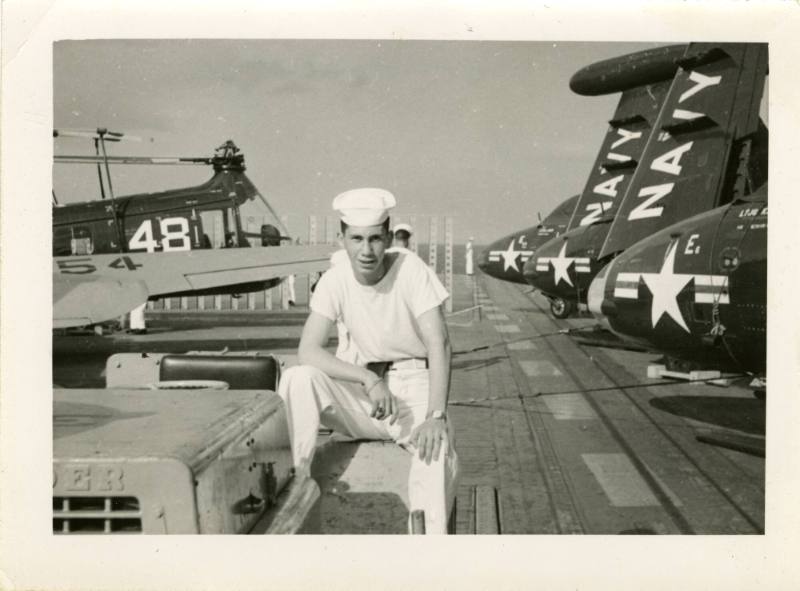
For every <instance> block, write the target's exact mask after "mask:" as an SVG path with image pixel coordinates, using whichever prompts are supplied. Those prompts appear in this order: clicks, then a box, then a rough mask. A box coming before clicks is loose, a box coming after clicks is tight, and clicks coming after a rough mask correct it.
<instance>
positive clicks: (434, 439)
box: [411, 418, 447, 464]
mask: <svg viewBox="0 0 800 591" xmlns="http://www.w3.org/2000/svg"><path fill="white" fill-rule="evenodd" d="M446 438H447V424H446V423H445V420H444V419H434V418H430V419H426V420H425V422H424V423H422V424H421V425H418V426H417V428H416V429H414V431H413V432H412V433H411V443H413V444H414V445H415V446H416V448H417V449H418V450H419V459H421V460H425V463H426V464H430V463H431V459H433V460H434V461H438V460H439V452H440V451H441V449H442V442H443V441H444V440H445V439H446Z"/></svg>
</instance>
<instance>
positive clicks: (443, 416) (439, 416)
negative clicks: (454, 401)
mask: <svg viewBox="0 0 800 591" xmlns="http://www.w3.org/2000/svg"><path fill="white" fill-rule="evenodd" d="M430 418H432V419H441V420H443V421H446V420H447V415H446V414H444V411H443V410H435V411H433V412H432V413H431V416H430Z"/></svg>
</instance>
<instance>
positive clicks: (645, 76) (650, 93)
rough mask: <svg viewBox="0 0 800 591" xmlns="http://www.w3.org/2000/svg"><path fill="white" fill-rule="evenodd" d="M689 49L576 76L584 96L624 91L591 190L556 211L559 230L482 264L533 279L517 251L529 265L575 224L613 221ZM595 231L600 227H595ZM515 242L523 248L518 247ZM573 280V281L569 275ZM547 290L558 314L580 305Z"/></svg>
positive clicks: (640, 56) (579, 261)
mask: <svg viewBox="0 0 800 591" xmlns="http://www.w3.org/2000/svg"><path fill="white" fill-rule="evenodd" d="M685 50H686V46H685V45H674V46H670V47H665V48H658V49H649V50H646V51H640V52H636V53H632V54H629V55H626V56H622V57H620V58H615V59H613V60H606V61H603V62H599V63H598V64H593V65H591V66H588V67H586V68H583V69H582V70H581V71H580V72H578V73H577V74H576V75H575V76H573V77H572V80H571V81H570V87H571V88H572V89H573V91H575V92H577V93H579V94H587V95H598V94H604V93H610V92H619V91H622V93H621V96H620V100H619V103H618V104H617V108H616V110H615V112H614V116H613V118H612V119H611V121H610V122H609V128H608V130H607V131H606V135H605V138H604V140H603V143H602V145H601V147H600V151H599V153H598V156H597V159H596V162H595V164H594V167H593V168H592V171H591V174H590V175H589V178H588V180H587V183H586V188H585V189H584V190H583V192H582V193H581V194H580V195H579V196H577V197H575V198H573V199H571V200H570V201H569V203H570V207H569V208H568V209H569V211H568V212H567V211H566V210H567V207H565V205H566V202H565V204H562V206H559V208H558V209H557V210H556V212H554V213H553V214H551V216H553V215H555V214H556V213H560V214H561V217H559V219H558V221H557V223H558V231H557V232H549V234H541V233H539V232H538V231H537V227H534V228H527V229H525V230H522V231H521V232H516V233H514V234H511V235H509V236H506V237H503V238H501V239H499V240H497V241H496V242H494V243H493V244H492V245H491V246H489V248H488V249H487V251H486V252H485V253H484V255H483V257H482V259H481V261H480V262H479V266H480V267H481V269H482V270H483V271H484V272H486V273H487V274H489V275H491V276H493V277H496V278H498V279H502V280H505V281H512V282H515V283H527V282H528V281H527V279H526V278H525V276H524V274H523V273H522V268H518V267H517V264H516V255H517V254H518V255H520V257H521V260H522V263H523V264H524V263H525V262H526V261H528V260H530V259H531V258H532V256H533V255H534V251H538V249H539V247H541V246H542V245H543V244H545V243H547V242H548V241H550V239H551V238H554V237H556V236H560V235H562V234H563V233H564V232H565V231H568V230H573V229H575V228H577V229H579V230H580V231H583V229H584V228H588V227H591V226H592V225H594V224H600V223H607V222H609V221H610V220H611V219H612V217H613V213H614V211H615V200H614V197H615V196H616V195H617V194H621V193H622V192H624V190H625V187H627V184H628V183H629V182H630V179H631V177H632V175H633V171H634V170H635V168H636V164H637V163H638V160H639V158H640V156H641V153H642V151H643V149H644V145H645V142H646V140H647V136H648V134H649V131H650V129H651V127H652V124H653V123H654V122H655V119H656V117H657V115H658V110H659V108H660V106H661V103H662V102H663V99H664V97H665V96H666V93H667V90H668V86H669V81H670V79H671V78H672V77H673V76H674V75H675V72H676V70H677V68H678V66H677V62H676V60H677V59H678V58H679V57H680V56H682V55H683V54H684V53H685ZM575 200H577V203H575ZM562 207H563V211H562ZM564 214H566V219H563V216H564ZM555 223H556V221H555V220H551V219H550V217H548V219H547V220H545V222H544V224H543V225H544V226H545V227H548V226H550V225H554V224H555ZM595 231H596V229H592V230H590V232H595ZM532 234H535V243H533V242H532V240H531V238H532ZM515 241H516V242H515ZM515 246H517V247H518V248H516V249H515V248H514V247H515ZM500 257H502V258H500ZM512 257H513V258H512ZM509 259H510V260H509ZM574 262H575V272H576V273H589V271H590V270H591V267H590V266H589V258H588V257H577V258H576V259H575V261H574ZM584 263H585V264H584ZM542 264H543V265H545V267H547V265H548V261H544V260H543V262H542ZM556 264H558V263H557V262H556ZM511 268H513V271H511V270H510V269H511ZM562 274H563V271H562ZM567 281H568V282H569V281H571V279H569V277H568V276H567ZM545 294H546V295H547V296H548V298H549V300H550V309H551V312H552V313H553V315H554V316H556V317H558V318H565V317H566V316H568V315H569V314H570V313H571V312H572V311H573V310H574V308H575V304H574V301H573V300H572V299H571V298H570V297H567V298H566V299H565V298H561V297H558V296H556V295H554V294H552V293H550V291H545ZM569 295H571V294H568V296H569Z"/></svg>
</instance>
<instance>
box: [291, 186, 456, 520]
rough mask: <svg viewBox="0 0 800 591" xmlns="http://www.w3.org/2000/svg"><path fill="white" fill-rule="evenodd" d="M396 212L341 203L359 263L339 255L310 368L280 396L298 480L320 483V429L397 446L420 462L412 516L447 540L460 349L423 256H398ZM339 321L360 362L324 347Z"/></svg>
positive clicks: (362, 192)
mask: <svg viewBox="0 0 800 591" xmlns="http://www.w3.org/2000/svg"><path fill="white" fill-rule="evenodd" d="M394 206H395V198H394V196H393V195H392V194H391V193H389V192H388V191H385V190H383V189H355V190H353V191H347V192H346V193H342V194H341V195H338V196H337V197H336V198H335V199H334V201H333V208H334V209H335V210H336V211H337V212H338V213H339V215H340V217H341V226H342V234H343V238H342V240H343V243H344V250H345V252H346V253H347V262H348V263H349V264H345V262H344V260H343V259H342V256H343V255H338V259H339V260H338V262H337V264H334V265H333V266H332V267H331V268H330V269H329V270H328V271H326V272H325V274H324V275H323V276H322V278H321V279H320V281H319V283H318V284H317V289H316V291H315V292H314V295H313V296H312V298H311V302H310V308H311V313H310V314H309V317H308V319H307V320H306V324H305V327H304V328H303V334H302V336H301V338H300V347H299V349H298V357H299V360H300V363H301V365H299V366H295V367H293V368H290V369H289V370H287V371H286V372H285V373H284V375H283V377H282V379H281V381H280V384H279V387H278V393H279V394H280V396H281V398H282V399H283V400H284V402H285V406H286V412H287V418H288V421H289V431H290V436H291V441H292V455H293V459H294V464H295V469H296V471H297V474H298V475H301V476H309V475H310V467H311V461H312V459H313V456H314V449H315V446H316V440H317V431H318V429H319V426H320V423H322V424H324V425H326V426H327V427H329V428H332V429H334V430H336V431H339V432H341V433H343V434H345V435H348V436H350V437H353V438H356V439H377V440H386V439H390V440H394V441H396V442H397V443H398V444H400V445H402V446H403V447H404V448H406V449H409V450H410V451H411V452H412V454H413V456H412V458H413V459H412V462H411V470H410V473H409V483H408V490H409V504H410V509H411V511H412V512H413V511H415V510H418V509H421V510H423V511H424V513H425V531H426V533H447V519H448V515H449V514H450V510H451V508H452V506H453V500H454V498H455V488H456V478H457V472H458V461H457V456H456V453H455V449H454V448H453V443H452V442H453V434H452V425H451V424H450V423H449V422H448V420H447V415H446V411H447V398H448V394H449V388H450V358H451V347H450V341H449V337H448V334H447V327H446V325H445V322H444V314H443V312H442V303H443V302H444V301H445V300H446V299H447V298H448V297H449V294H448V293H447V291H446V290H445V289H444V287H443V286H442V284H441V283H440V282H439V280H438V279H437V278H436V276H435V275H433V274H432V273H431V272H430V271H429V269H428V267H427V265H425V263H424V262H423V261H422V260H421V259H420V258H419V257H417V256H416V255H415V254H414V253H412V252H410V251H407V250H405V249H397V250H394V251H389V250H388V248H389V243H390V232H389V210H390V209H391V208H392V207H394ZM337 320H340V321H341V322H342V323H343V324H344V327H345V328H346V329H347V333H348V336H349V338H350V339H351V340H352V343H353V345H354V346H355V347H356V352H357V358H356V360H355V362H354V361H352V360H347V361H346V360H343V359H342V358H340V357H337V356H334V355H332V354H331V353H329V352H328V351H327V350H326V349H325V348H324V347H325V345H326V343H327V340H328V334H329V331H330V329H331V328H332V327H333V325H334V323H336V322H337Z"/></svg>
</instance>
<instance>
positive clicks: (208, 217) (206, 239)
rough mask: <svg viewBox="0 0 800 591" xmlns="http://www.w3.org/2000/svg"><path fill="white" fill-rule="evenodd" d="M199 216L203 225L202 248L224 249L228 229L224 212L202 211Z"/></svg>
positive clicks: (217, 210) (218, 210)
mask: <svg viewBox="0 0 800 591" xmlns="http://www.w3.org/2000/svg"><path fill="white" fill-rule="evenodd" d="M199 214H200V221H201V223H202V224H203V239H202V244H201V248H223V247H224V246H225V234H226V232H227V228H228V226H227V223H226V221H227V220H226V219H225V213H224V212H223V210H221V209H211V210H206V211H200V212H199Z"/></svg>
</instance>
